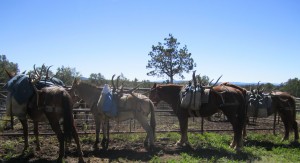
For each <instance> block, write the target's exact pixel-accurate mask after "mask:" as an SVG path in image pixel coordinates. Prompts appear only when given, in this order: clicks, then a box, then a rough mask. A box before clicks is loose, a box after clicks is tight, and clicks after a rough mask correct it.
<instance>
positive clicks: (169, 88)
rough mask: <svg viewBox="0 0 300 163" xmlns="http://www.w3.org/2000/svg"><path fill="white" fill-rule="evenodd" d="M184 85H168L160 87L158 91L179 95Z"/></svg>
mask: <svg viewBox="0 0 300 163" xmlns="http://www.w3.org/2000/svg"><path fill="white" fill-rule="evenodd" d="M182 87H183V86H182V85H176V84H167V85H158V86H157V88H158V90H161V91H162V92H167V93H179V92H180V91H181V89H182Z"/></svg>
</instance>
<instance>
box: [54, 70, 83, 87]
mask: <svg viewBox="0 0 300 163" xmlns="http://www.w3.org/2000/svg"><path fill="white" fill-rule="evenodd" d="M80 76H81V75H80V73H79V72H77V71H76V69H75V68H70V67H64V66H62V67H59V68H57V72H56V74H55V77H57V78H59V79H60V80H62V81H63V82H64V83H65V85H71V84H72V82H73V80H74V78H76V77H80Z"/></svg>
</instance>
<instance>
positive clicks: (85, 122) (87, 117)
mask: <svg viewBox="0 0 300 163" xmlns="http://www.w3.org/2000/svg"><path fill="white" fill-rule="evenodd" d="M147 90H149V89H147V88H145V89H143V90H142V91H144V92H145V91H147ZM299 104H300V98H297V112H299V110H300V109H299ZM81 106H84V105H81ZM5 112H6V107H5V99H2V98H0V123H3V124H6V126H5V125H4V126H5V127H4V128H5V130H4V131H3V132H2V133H1V132H0V135H1V136H15V135H22V127H21V125H20V123H19V121H18V120H17V119H16V118H14V121H13V122H14V123H15V124H14V130H12V129H9V128H10V127H9V126H10V119H3V117H4V115H5ZM73 112H74V119H75V123H76V125H77V130H78V132H79V133H80V134H93V133H95V123H94V119H93V115H92V114H91V112H90V108H88V107H86V106H85V107H82V108H74V109H73ZM155 116H156V124H157V127H156V131H157V132H174V131H179V122H178V119H177V117H176V116H175V115H174V113H173V110H172V109H171V108H170V106H169V105H168V104H166V103H164V102H160V103H159V104H158V106H157V108H156V109H155ZM1 117H2V118H1ZM273 121H274V118H273V116H270V117H268V118H258V120H257V122H256V124H254V125H249V126H248V127H247V130H273ZM31 122H32V121H31V120H29V129H30V132H29V134H32V133H33V124H32V123H31ZM220 123H222V125H220ZM280 127H282V124H281V123H278V124H277V126H276V128H280ZM39 130H40V134H41V135H49V134H54V133H53V131H52V130H51V127H50V126H49V124H48V123H45V122H41V123H40V125H39ZM110 131H111V132H112V133H136V132H145V131H144V130H143V128H142V127H141V126H140V124H139V123H138V122H137V121H136V120H134V119H130V120H127V121H123V122H118V121H110ZM206 131H214V132H221V131H232V126H231V124H230V123H229V122H226V120H225V119H224V117H223V116H222V114H219V113H217V114H215V115H213V118H210V119H207V118H201V117H191V118H189V132H201V133H203V132H206Z"/></svg>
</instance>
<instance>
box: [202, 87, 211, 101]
mask: <svg viewBox="0 0 300 163" xmlns="http://www.w3.org/2000/svg"><path fill="white" fill-rule="evenodd" d="M209 93H210V89H204V91H203V93H202V95H201V103H202V104H207V103H208V99H209Z"/></svg>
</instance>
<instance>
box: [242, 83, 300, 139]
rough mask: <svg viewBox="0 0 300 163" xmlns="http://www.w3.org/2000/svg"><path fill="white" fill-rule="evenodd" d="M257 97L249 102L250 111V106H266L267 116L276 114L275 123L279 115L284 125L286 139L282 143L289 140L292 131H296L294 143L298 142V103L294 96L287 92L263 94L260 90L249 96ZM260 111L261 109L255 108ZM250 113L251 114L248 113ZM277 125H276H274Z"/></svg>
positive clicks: (250, 93)
mask: <svg viewBox="0 0 300 163" xmlns="http://www.w3.org/2000/svg"><path fill="white" fill-rule="evenodd" d="M250 95H252V97H253V95H255V96H254V97H255V98H254V99H252V100H249V103H248V109H249V107H250V105H251V104H252V106H258V104H257V103H258V102H260V104H262V105H264V106H266V108H265V109H267V114H266V115H267V116H270V115H273V114H274V123H275V121H276V115H277V113H278V114H279V116H280V118H281V120H282V122H283V124H284V130H285V131H284V137H283V138H282V141H284V140H288V139H289V133H290V131H291V130H293V131H294V134H295V136H294V141H295V142H298V139H299V132H298V123H297V121H296V102H295V99H294V97H293V96H291V95H290V94H289V93H287V92H279V91H276V92H271V93H270V94H263V93H262V91H260V90H259V89H257V90H256V92H254V91H251V92H250V91H249V92H248V96H250ZM255 109H259V108H255ZM248 113H249V112H248ZM274 125H275V124H274ZM244 136H246V130H245V131H244Z"/></svg>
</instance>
